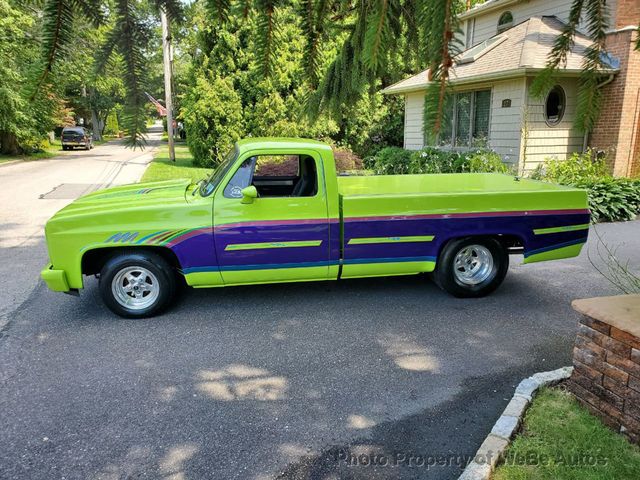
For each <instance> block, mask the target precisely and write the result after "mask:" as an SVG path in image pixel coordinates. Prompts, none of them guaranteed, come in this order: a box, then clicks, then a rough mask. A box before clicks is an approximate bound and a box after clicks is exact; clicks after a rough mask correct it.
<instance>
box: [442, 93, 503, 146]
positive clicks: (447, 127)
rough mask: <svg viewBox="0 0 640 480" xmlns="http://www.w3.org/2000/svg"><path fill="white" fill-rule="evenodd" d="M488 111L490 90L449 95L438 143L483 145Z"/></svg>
mask: <svg viewBox="0 0 640 480" xmlns="http://www.w3.org/2000/svg"><path fill="white" fill-rule="evenodd" d="M490 113H491V90H478V91H476V92H461V93H456V94H453V95H451V96H450V97H449V103H448V105H447V107H446V108H445V115H444V119H443V120H444V121H443V124H442V130H441V132H440V137H439V138H440V140H439V142H438V144H439V145H441V146H450V147H458V148H470V147H476V146H481V145H485V144H486V142H487V139H488V138H489V117H490Z"/></svg>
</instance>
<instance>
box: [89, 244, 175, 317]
mask: <svg viewBox="0 0 640 480" xmlns="http://www.w3.org/2000/svg"><path fill="white" fill-rule="evenodd" d="M99 288H100V295H101V296H102V299H103V301H104V303H105V305H106V306H107V307H108V308H109V310H111V311H112V312H114V313H115V314H116V315H119V316H121V317H124V318H146V317H151V316H154V315H156V314H158V313H160V312H162V311H163V310H164V309H165V308H167V307H168V306H169V304H170V303H171V300H172V299H173V297H174V295H175V291H176V278H175V272H174V271H173V269H172V268H171V266H170V265H169V264H168V263H167V262H166V261H165V260H164V259H163V258H162V257H161V256H159V255H156V254H154V253H151V252H138V253H122V254H119V255H116V256H114V257H112V258H111V259H109V260H108V261H107V263H105V265H104V266H103V267H102V270H101V271H100V287H99Z"/></svg>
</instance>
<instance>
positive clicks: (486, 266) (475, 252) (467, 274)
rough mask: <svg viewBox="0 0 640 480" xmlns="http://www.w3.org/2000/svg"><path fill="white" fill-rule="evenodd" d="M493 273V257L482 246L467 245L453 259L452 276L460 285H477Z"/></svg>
mask: <svg viewBox="0 0 640 480" xmlns="http://www.w3.org/2000/svg"><path fill="white" fill-rule="evenodd" d="M492 272H493V255H491V252H490V251H489V249H488V248H487V247H485V246H483V245H467V246H465V247H463V248H461V249H460V250H459V251H458V253H457V254H456V256H455V259H454V274H455V276H456V278H457V279H458V281H459V282H460V283H463V284H465V285H478V284H479V283H482V282H484V281H485V280H486V279H487V278H489V276H490V275H491V273H492Z"/></svg>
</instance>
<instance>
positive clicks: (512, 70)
mask: <svg viewBox="0 0 640 480" xmlns="http://www.w3.org/2000/svg"><path fill="white" fill-rule="evenodd" d="M571 4H572V0H489V1H487V2H485V3H482V4H479V5H477V6H476V7H474V8H472V9H470V10H468V11H466V12H465V13H463V14H462V15H461V27H462V29H461V34H460V36H461V38H460V39H459V40H460V41H461V43H462V44H463V45H464V49H463V52H462V53H461V54H460V55H459V56H458V57H457V58H456V63H455V65H454V67H453V69H452V73H451V84H452V87H453V92H454V94H453V95H452V101H451V104H450V106H448V107H447V110H446V117H445V120H446V121H445V127H444V128H443V131H442V133H441V135H440V138H439V139H438V143H439V146H441V147H443V148H460V149H465V148H473V147H475V146H485V145H486V146H488V147H490V148H492V149H494V150H495V151H496V152H498V153H499V154H500V155H502V157H503V159H504V161H505V162H507V163H512V164H514V165H515V166H516V167H517V168H518V171H520V172H528V171H531V170H533V169H534V168H535V167H536V166H537V165H538V164H539V163H540V162H542V161H544V159H545V158H547V157H555V158H559V159H565V158H567V157H568V156H570V155H571V154H572V153H573V152H581V151H583V150H584V149H585V148H587V147H592V148H595V149H597V150H600V151H604V152H606V153H607V158H608V159H609V161H610V163H611V169H612V171H613V173H614V174H615V175H617V176H632V175H639V174H640V52H638V51H634V42H635V39H636V35H637V34H638V24H640V0H608V2H607V4H608V7H609V15H610V22H609V23H610V27H611V28H610V30H609V32H608V34H607V47H608V53H609V54H608V56H607V58H606V59H604V61H605V64H606V65H607V68H606V69H605V70H604V71H603V72H602V81H601V83H600V85H601V87H600V88H601V89H602V93H603V105H602V110H601V114H600V117H599V119H598V121H597V124H596V126H595V128H594V129H593V130H592V131H590V132H580V131H578V130H577V129H576V128H575V127H574V120H575V114H576V103H577V92H578V81H579V76H580V72H581V70H582V64H583V59H584V54H585V50H586V48H587V47H588V46H589V45H590V43H591V42H590V40H589V38H587V37H586V36H585V35H583V34H581V33H579V34H578V35H577V36H576V39H575V44H574V45H573V47H572V50H571V52H570V53H569V55H568V57H567V62H566V65H563V66H562V68H560V69H559V71H558V74H557V77H556V78H557V82H556V83H555V85H554V87H553V88H551V89H550V91H549V92H548V93H547V95H546V98H537V97H534V96H533V95H532V94H531V93H530V88H531V84H532V82H533V80H534V78H535V76H536V75H537V74H538V73H539V72H540V71H541V70H542V69H543V68H544V67H545V65H546V61H547V57H548V54H549V52H550V50H551V48H552V46H553V42H554V40H555V38H556V37H557V36H558V35H559V34H560V33H561V31H562V29H563V27H564V25H565V22H566V21H567V20H568V17H569V10H570V8H571ZM428 78H429V72H428V70H425V71H423V72H420V73H418V74H416V75H414V76H412V77H409V78H407V79H404V80H402V81H400V82H398V83H396V84H394V85H391V86H388V87H387V88H385V89H384V90H383V93H385V94H388V95H403V96H404V99H405V118H404V147H405V148H407V149H412V150H417V149H420V148H422V147H424V146H425V144H427V143H428V141H427V140H426V137H425V132H424V128H423V114H424V112H423V109H424V95H425V90H426V87H427V84H428V81H429V80H428Z"/></svg>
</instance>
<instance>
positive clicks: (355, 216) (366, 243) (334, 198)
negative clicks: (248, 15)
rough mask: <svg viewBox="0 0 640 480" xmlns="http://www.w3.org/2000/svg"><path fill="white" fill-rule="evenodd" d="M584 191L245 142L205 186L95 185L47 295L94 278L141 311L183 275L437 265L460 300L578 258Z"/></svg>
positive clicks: (66, 229) (53, 246) (357, 272)
mask: <svg viewBox="0 0 640 480" xmlns="http://www.w3.org/2000/svg"><path fill="white" fill-rule="evenodd" d="M588 228H589V210H588V208H587V195H586V193H585V192H584V191H583V190H577V189H573V188H567V187H562V186H559V185H553V184H549V183H542V182H536V181H532V180H526V179H521V178H514V177H512V176H508V175H500V174H483V173H477V174H476V173H474V174H450V175H449V174H440V175H393V176H338V175H337V174H336V166H335V163H334V158H333V153H332V150H331V148H330V147H329V146H328V145H325V144H323V143H320V142H316V141H312V140H301V139H288V138H254V139H247V140H242V141H240V142H238V143H237V144H236V145H235V148H234V149H233V150H232V151H231V152H230V153H229V154H228V155H227V157H226V159H225V161H224V162H222V164H221V165H220V166H219V167H218V168H217V169H216V170H215V171H214V172H213V173H212V174H211V176H210V177H209V178H207V179H205V180H202V181H200V182H198V183H197V184H192V183H191V182H190V181H188V180H175V181H165V182H157V183H147V184H135V185H128V186H121V187H115V188H109V189H106V190H100V191H97V192H94V193H91V194H89V195H86V196H84V197H81V198H79V199H77V200H76V201H74V202H73V203H71V204H70V205H68V206H66V207H65V208H63V209H62V210H60V211H59V212H58V213H56V214H55V215H54V216H53V217H52V218H51V219H50V220H49V221H48V222H47V225H46V229H45V231H46V238H47V244H48V248H49V257H50V262H51V263H50V264H49V265H47V267H46V268H45V269H44V270H43V271H42V278H43V279H44V281H45V282H46V283H47V285H48V286H49V288H50V289H52V290H54V291H60V292H68V293H77V292H78V290H79V289H81V288H82V287H83V275H97V276H98V277H99V279H100V286H99V288H100V292H101V295H102V297H103V299H104V302H105V303H106V305H107V306H108V307H109V308H110V309H111V310H112V311H114V312H115V313H117V314H118V315H121V316H124V317H146V316H151V315H154V314H157V313H159V312H160V311H161V310H163V309H164V308H166V307H167V306H168V305H170V303H171V301H172V298H173V295H174V293H175V291H176V290H177V286H178V283H179V282H186V283H187V284H188V285H190V286H192V287H197V288H200V287H221V286H229V285H246V284H258V283H274V282H297V281H305V282H306V281H311V280H338V279H343V278H356V277H374V276H386V275H408V274H417V273H423V272H430V273H431V276H432V277H433V279H434V280H435V282H436V283H437V284H438V285H439V286H440V287H441V288H442V289H444V290H446V291H447V292H449V293H451V294H453V295H455V296H457V297H479V296H483V295H486V294H488V293H490V292H492V291H493V290H495V289H496V288H497V287H498V285H500V283H501V282H502V280H503V279H504V277H505V275H506V273H507V269H508V265H509V254H510V253H521V254H523V255H524V262H525V263H530V262H538V261H542V260H553V259H558V258H567V257H573V256H576V255H578V254H579V253H580V250H581V248H582V245H583V244H584V243H585V242H586V240H587V234H588Z"/></svg>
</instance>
